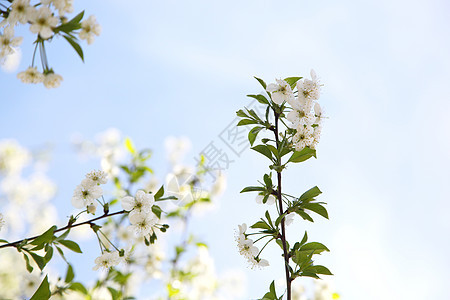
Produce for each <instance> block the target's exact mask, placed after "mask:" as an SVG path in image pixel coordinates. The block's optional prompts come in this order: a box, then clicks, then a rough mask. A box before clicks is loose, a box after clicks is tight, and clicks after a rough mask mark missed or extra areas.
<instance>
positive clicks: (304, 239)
mask: <svg viewBox="0 0 450 300" xmlns="http://www.w3.org/2000/svg"><path fill="white" fill-rule="evenodd" d="M307 240H308V233H306V230H305V234H304V235H303V238H302V241H301V242H300V246H301V245H303V244H304V243H306V241H307Z"/></svg>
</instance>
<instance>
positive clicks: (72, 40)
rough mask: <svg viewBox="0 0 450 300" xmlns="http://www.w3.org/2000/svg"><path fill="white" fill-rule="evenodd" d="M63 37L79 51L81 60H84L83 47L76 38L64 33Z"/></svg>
mask: <svg viewBox="0 0 450 300" xmlns="http://www.w3.org/2000/svg"><path fill="white" fill-rule="evenodd" d="M63 38H65V39H66V41H67V42H68V43H69V44H70V45H71V46H72V48H73V49H74V50H75V51H76V52H77V53H78V56H80V58H81V60H82V61H83V62H84V54H83V49H82V48H81V46H80V45H79V44H78V43H77V42H76V39H75V38H74V37H71V36H68V35H63Z"/></svg>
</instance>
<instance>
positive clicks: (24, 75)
mask: <svg viewBox="0 0 450 300" xmlns="http://www.w3.org/2000/svg"><path fill="white" fill-rule="evenodd" d="M17 78H19V79H20V80H21V81H22V82H23V83H41V82H43V81H44V74H42V73H41V72H39V71H38V70H37V68H36V67H28V69H26V70H25V71H23V72H20V73H19V74H17Z"/></svg>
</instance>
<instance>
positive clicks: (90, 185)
mask: <svg viewBox="0 0 450 300" xmlns="http://www.w3.org/2000/svg"><path fill="white" fill-rule="evenodd" d="M107 181H108V180H107V175H106V173H105V172H103V171H92V172H90V173H88V174H86V178H85V179H83V180H82V181H81V183H80V184H79V185H77V187H76V188H75V190H74V192H73V196H72V205H73V206H74V207H75V208H86V209H87V211H88V213H91V214H95V211H96V209H97V204H98V203H97V201H96V200H97V199H99V198H101V197H102V196H103V190H102V188H101V187H100V184H105V183H107Z"/></svg>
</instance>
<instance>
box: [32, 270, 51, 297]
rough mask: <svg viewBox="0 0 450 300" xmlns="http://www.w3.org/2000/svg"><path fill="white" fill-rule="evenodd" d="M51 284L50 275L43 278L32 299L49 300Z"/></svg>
mask: <svg viewBox="0 0 450 300" xmlns="http://www.w3.org/2000/svg"><path fill="white" fill-rule="evenodd" d="M50 296H51V292H50V285H49V284H48V275H47V276H45V278H44V280H42V282H41V285H40V286H39V288H38V289H37V290H36V292H35V293H34V295H33V296H32V297H31V298H30V300H48V299H50Z"/></svg>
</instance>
